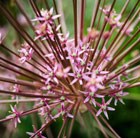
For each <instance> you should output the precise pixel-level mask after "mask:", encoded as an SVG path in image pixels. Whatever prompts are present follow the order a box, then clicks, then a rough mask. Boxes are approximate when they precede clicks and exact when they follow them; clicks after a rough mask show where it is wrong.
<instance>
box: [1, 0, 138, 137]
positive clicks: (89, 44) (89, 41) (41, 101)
mask: <svg viewBox="0 0 140 138" xmlns="http://www.w3.org/2000/svg"><path fill="white" fill-rule="evenodd" d="M59 2H60V3H59ZM59 2H58V1H55V0H53V5H52V8H51V6H50V5H51V4H50V3H49V1H47V0H46V1H45V0H44V4H45V5H46V9H45V8H44V7H43V8H42V9H39V7H38V4H37V3H36V2H35V1H34V0H29V3H30V5H31V7H32V9H33V11H34V13H35V14H34V16H35V17H34V18H33V19H30V18H29V15H28V13H26V11H25V10H24V8H23V5H22V1H19V0H15V3H16V5H17V7H18V8H19V10H20V12H21V14H22V15H23V16H24V17H25V19H26V20H27V23H28V27H30V29H31V30H32V31H33V33H34V35H30V31H28V30H27V29H26V28H24V27H23V26H22V24H21V23H20V22H19V21H18V20H16V18H15V17H14V16H13V15H12V13H11V12H10V10H9V9H8V8H7V7H6V6H5V5H4V4H2V3H0V11H1V13H2V15H4V16H5V17H6V19H7V20H8V21H9V22H10V23H11V25H12V26H13V27H14V29H15V30H16V31H17V32H18V34H19V35H20V37H21V38H22V41H21V42H20V41H19V42H18V46H14V48H12V47H11V46H10V45H6V39H8V37H6V36H3V34H2V33H0V46H1V47H0V48H1V49H3V50H5V51H6V52H8V53H9V54H10V57H8V56H6V54H5V53H4V52H3V54H1V56H0V72H1V73H3V72H6V73H13V77H9V78H8V77H6V76H3V75H0V88H1V85H3V84H10V85H9V88H8V87H5V88H4V89H0V93H1V97H2V98H1V100H0V102H1V103H3V102H4V103H5V101H6V103H7V104H10V103H12V102H16V103H17V104H16V106H14V107H13V106H11V110H12V115H9V116H8V117H6V118H5V119H1V120H0V122H6V121H8V120H13V121H14V124H15V127H16V126H17V124H18V123H21V121H20V119H21V118H22V117H23V116H27V115H30V114H33V113H38V115H39V116H40V118H41V121H42V127H41V128H40V129H38V130H37V129H35V130H34V132H33V133H32V132H27V133H28V134H29V135H30V137H31V138H33V137H35V136H38V137H42V138H44V136H43V134H42V132H43V131H44V130H45V129H47V128H48V127H49V126H50V124H52V123H53V122H54V121H57V119H58V118H62V120H63V124H62V127H61V129H60V132H59V134H58V137H70V136H71V132H72V127H73V124H74V121H75V120H76V118H78V116H79V115H81V114H82V113H83V111H82V107H85V111H86V112H90V113H91V114H92V115H93V117H94V118H95V120H96V122H97V124H98V125H99V129H100V130H101V131H102V133H103V134H104V136H105V137H108V135H109V133H108V131H106V129H104V126H103V125H102V124H101V122H100V121H102V122H104V123H105V124H106V126H107V127H108V128H109V130H110V133H112V135H113V136H114V137H118V138H119V137H120V136H119V135H118V134H117V133H116V132H115V131H114V130H113V129H112V128H111V126H109V124H108V123H107V122H106V121H105V119H104V118H103V117H105V118H107V119H109V115H108V114H109V112H110V111H115V106H116V105H117V103H118V102H120V103H122V104H124V101H123V97H124V96H126V95H128V92H126V90H125V89H126V88H131V87H136V86H140V82H139V78H140V74H138V76H136V77H134V76H133V72H135V71H136V70H137V69H139V68H140V66H139V60H140V56H139V55H136V56H135V57H133V58H132V59H130V60H129V61H125V57H126V56H127V55H130V53H131V52H132V51H133V50H134V49H136V48H138V47H139V46H140V45H139V44H140V38H139V37H138V35H139V34H140V29H139V26H137V24H138V23H139V8H138V7H139V4H140V1H139V0H137V1H136V3H135V4H134V6H133V8H132V11H130V13H129V14H128V15H127V16H124V13H125V12H126V9H127V6H128V4H129V0H128V1H126V3H125V4H124V6H123V8H122V9H120V11H119V12H116V11H115V4H116V3H117V0H112V1H111V3H110V5H107V6H106V0H102V1H100V0H97V1H96V2H95V3H94V5H95V6H94V8H93V15H92V19H91V25H90V26H89V27H88V28H85V26H84V25H85V20H84V16H85V11H86V8H87V7H86V0H81V1H79V2H78V1H77V0H73V1H71V2H72V3H73V7H70V8H72V9H73V16H74V18H73V29H74V36H73V37H70V36H71V35H69V34H70V33H69V32H66V30H65V18H64V14H65V13H64V12H63V9H62V7H61V6H60V5H62V1H61V0H60V1H59ZM78 4H79V6H78ZM88 8H92V7H88ZM72 9H71V10H72ZM79 14H80V16H79ZM68 29H69V28H67V30H68ZM85 29H86V30H87V34H84V30H85ZM133 30H134V31H133ZM130 34H131V35H130ZM4 37H5V39H4V40H3V38H4ZM17 41H18V40H17ZM11 88H13V89H12V90H11ZM3 95H4V96H3ZM9 95H10V96H12V98H11V97H9ZM17 96H18V100H17V99H15V97H17ZM24 102H26V103H27V104H26V105H28V103H33V104H32V105H33V106H32V108H31V107H30V106H29V107H30V109H29V108H27V107H26V108H24V111H22V112H21V111H20V109H21V107H22V105H23V103H24ZM111 103H112V104H111ZM113 103H114V105H115V106H114V105H113ZM102 115H103V117H102ZM68 120H70V123H68ZM65 128H66V129H67V131H63V130H64V129H65ZM66 132H68V133H66Z"/></svg>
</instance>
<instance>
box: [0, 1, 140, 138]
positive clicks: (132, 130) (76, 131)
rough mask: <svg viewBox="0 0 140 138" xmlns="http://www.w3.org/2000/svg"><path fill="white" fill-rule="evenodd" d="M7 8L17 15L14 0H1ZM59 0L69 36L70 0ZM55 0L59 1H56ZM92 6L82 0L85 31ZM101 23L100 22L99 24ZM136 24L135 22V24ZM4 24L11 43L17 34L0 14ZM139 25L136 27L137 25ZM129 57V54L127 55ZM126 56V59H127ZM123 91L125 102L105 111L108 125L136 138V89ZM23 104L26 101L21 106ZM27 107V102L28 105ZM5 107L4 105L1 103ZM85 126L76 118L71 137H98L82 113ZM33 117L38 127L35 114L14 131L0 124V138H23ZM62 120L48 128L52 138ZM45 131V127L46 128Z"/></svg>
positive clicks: (139, 136) (139, 125)
mask: <svg viewBox="0 0 140 138" xmlns="http://www.w3.org/2000/svg"><path fill="white" fill-rule="evenodd" d="M1 1H2V2H3V3H5V5H7V7H9V8H10V9H11V11H12V12H13V14H14V15H15V16H17V15H18V14H19V10H18V9H17V7H16V5H15V4H14V0H11V1H10V0H9V1H8V0H1ZM48 1H49V4H50V6H51V5H52V0H48ZM62 1H63V10H64V15H65V19H66V26H67V30H68V31H69V32H70V36H71V37H72V36H73V32H74V31H73V8H72V7H73V6H72V0H62ZM125 1H126V0H117V2H116V4H115V10H116V11H117V13H119V11H120V9H121V8H122V6H123V5H124V2H125ZM21 2H22V3H23V4H24V7H25V11H26V12H27V13H29V14H28V15H29V16H30V18H31V19H33V18H34V16H35V15H34V13H33V11H32V8H31V6H29V3H28V0H21ZM37 2H38V6H39V7H40V8H44V9H45V5H44V3H43V0H37ZM57 2H59V0H57ZM110 2H112V0H109V1H108V0H107V5H108V4H109V3H110ZM135 2H136V0H130V3H129V5H128V8H127V10H126V12H125V15H124V17H125V16H126V15H128V14H129V12H130V11H131V10H132V8H133V6H134V4H135ZM93 7H94V0H87V1H86V13H85V16H84V19H85V22H84V33H85V34H87V28H88V27H89V26H90V22H91V16H92V10H93ZM101 24H102V23H101ZM138 26H139V25H138ZM2 27H6V29H7V31H8V34H7V38H6V42H5V43H7V45H10V44H11V43H13V42H14V40H15V37H17V35H18V34H17V33H16V32H15V31H14V29H13V28H12V27H11V26H10V25H9V24H8V22H7V21H6V20H5V18H4V17H2V15H1V17H0V28H2ZM139 27H140V26H139ZM27 29H28V31H29V32H30V34H32V33H33V32H32V31H31V30H30V28H28V27H27ZM127 58H128V59H129V56H128V57H127ZM127 58H126V60H127ZM139 74H140V72H139ZM125 91H129V92H130V94H129V95H128V96H127V97H126V98H125V99H124V102H125V105H122V104H120V103H119V104H118V106H117V107H116V111H115V112H110V113H109V118H110V119H109V121H108V122H109V123H110V125H111V126H112V127H113V128H114V129H115V130H116V132H117V133H118V134H119V135H120V136H121V137H122V138H140V120H139V118H140V88H138V87H137V88H131V89H129V90H128V89H127V90H125ZM2 106H3V105H0V118H3V117H4V115H5V114H6V113H3V112H2ZM24 106H26V104H25V105H24ZM30 106H31V105H30ZM4 107H5V108H7V107H8V106H6V105H4ZM83 118H84V122H85V127H81V126H80V124H79V123H78V122H77V121H76V122H75V125H74V128H73V133H72V136H71V137H72V138H102V137H103V136H102V134H101V133H100V132H99V131H98V129H97V126H96V123H95V122H94V118H92V116H91V115H90V114H89V113H88V112H86V113H85V114H83ZM34 119H35V120H36V125H37V128H40V126H41V124H40V122H41V121H40V118H39V117H38V115H37V114H34V115H31V116H27V117H24V118H23V119H22V123H21V124H18V127H17V129H16V130H14V131H10V130H8V129H9V128H8V127H6V126H5V124H2V123H0V138H6V137H4V136H7V138H8V137H9V138H27V137H28V135H27V134H26V133H25V132H32V131H33V129H32V122H33V120H34ZM61 124H62V120H61V119H58V120H57V121H56V122H55V123H53V124H52V125H51V130H52V133H53V136H54V138H55V137H57V133H58V132H59V129H60V127H61ZM48 131H49V130H48ZM5 132H7V133H9V134H7V135H4V136H3V134H4V133H5Z"/></svg>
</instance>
